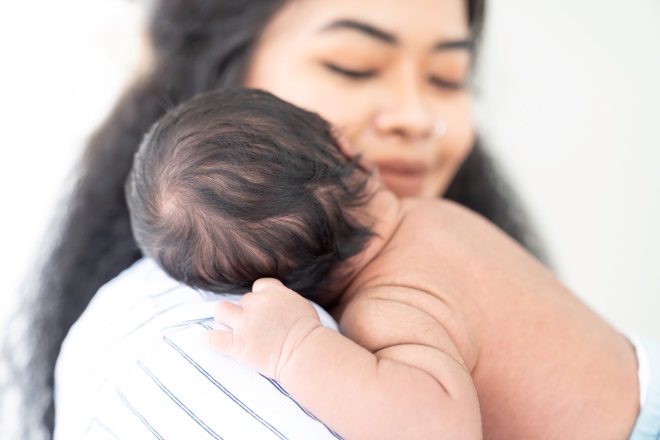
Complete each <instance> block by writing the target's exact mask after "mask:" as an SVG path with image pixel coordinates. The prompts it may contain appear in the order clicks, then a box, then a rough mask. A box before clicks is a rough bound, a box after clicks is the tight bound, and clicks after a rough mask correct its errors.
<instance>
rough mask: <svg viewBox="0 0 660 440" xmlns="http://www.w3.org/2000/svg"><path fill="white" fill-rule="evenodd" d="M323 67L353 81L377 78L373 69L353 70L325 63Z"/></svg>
mask: <svg viewBox="0 0 660 440" xmlns="http://www.w3.org/2000/svg"><path fill="white" fill-rule="evenodd" d="M323 65H324V66H325V67H326V68H328V69H329V70H330V71H332V72H334V73H337V74H339V75H343V76H345V77H348V78H352V79H367V78H373V77H374V76H376V73H377V72H376V71H375V70H373V69H351V68H347V67H343V66H339V65H337V64H334V63H328V62H325V63H323Z"/></svg>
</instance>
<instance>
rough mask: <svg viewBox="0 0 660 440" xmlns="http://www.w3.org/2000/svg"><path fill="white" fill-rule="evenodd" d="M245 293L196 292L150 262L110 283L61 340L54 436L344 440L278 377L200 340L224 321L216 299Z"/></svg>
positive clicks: (325, 318)
mask: <svg viewBox="0 0 660 440" xmlns="http://www.w3.org/2000/svg"><path fill="white" fill-rule="evenodd" d="M238 298H240V296H238V295H229V294H227V295H217V294H212V293H207V292H200V291H196V290H194V289H191V288H189V287H187V286H185V285H183V284H181V283H179V282H177V281H175V280H173V279H171V278H169V277H168V276H167V275H166V274H165V273H164V272H163V271H162V270H161V269H160V268H159V267H158V266H157V265H156V264H155V263H154V262H153V261H152V260H149V259H142V260H140V261H138V262H137V263H135V264H134V265H133V266H132V267H130V268H129V269H127V270H125V271H124V272H123V273H121V274H120V275H119V276H118V277H117V278H115V279H114V280H112V281H111V282H109V283H108V284H106V285H105V286H104V287H103V288H101V289H100V290H99V292H98V293H97V294H96V295H95V296H94V298H93V299H92V301H91V303H90V304H89V306H88V307H87V309H86V310H85V312H84V313H83V315H82V316H81V317H80V319H79V320H78V321H77V322H76V324H75V325H74V326H73V327H72V328H71V330H70V331H69V334H68V335H67V337H66V339H65V341H64V344H63V345H62V350H61V352H60V357H59V359H58V361H57V366H56V370H55V405H56V421H55V422H56V423H55V439H56V440H74V439H142V438H145V439H150V438H156V439H186V440H188V439H191V440H192V439H227V440H233V439H292V440H293V439H337V438H339V436H338V435H337V434H335V433H334V432H333V431H332V430H331V429H329V428H328V427H326V426H325V425H324V424H322V423H321V422H319V421H318V420H317V419H316V418H315V417H314V416H313V415H311V414H310V413H309V412H307V411H306V410H305V409H304V408H303V407H302V406H300V405H299V404H298V403H297V402H296V401H295V400H294V399H293V398H292V397H291V396H290V395H289V394H287V392H286V391H285V390H284V389H283V388H282V387H281V386H280V384H278V383H277V382H276V381H274V380H271V379H269V378H266V377H264V376H262V375H260V374H258V373H256V372H254V371H252V370H250V369H248V368H247V367H245V366H244V365H242V364H240V363H239V362H237V361H234V360H233V359H231V358H229V357H227V356H224V355H222V354H219V353H216V352H213V351H212V350H210V349H208V348H206V347H204V346H203V345H202V343H201V335H202V333H203V332H204V331H205V330H207V329H211V328H221V326H219V325H218V324H217V323H215V322H214V321H213V309H214V305H215V303H217V302H218V301H233V302H236V301H237V300H238ZM317 311H318V313H319V316H320V318H321V321H322V322H323V324H324V325H326V326H329V327H332V328H334V329H335V330H336V329H337V326H336V323H335V322H334V321H333V320H332V318H331V317H330V316H329V315H328V314H327V313H326V312H325V311H324V310H323V309H321V308H320V307H318V306H317ZM348 405H349V402H347V407H348Z"/></svg>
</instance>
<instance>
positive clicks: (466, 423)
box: [208, 280, 481, 439]
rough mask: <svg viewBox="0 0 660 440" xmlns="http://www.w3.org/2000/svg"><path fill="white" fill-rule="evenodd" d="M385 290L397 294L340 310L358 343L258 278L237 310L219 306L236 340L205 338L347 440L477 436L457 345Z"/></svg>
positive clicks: (472, 394)
mask: <svg viewBox="0 0 660 440" xmlns="http://www.w3.org/2000/svg"><path fill="white" fill-rule="evenodd" d="M388 289H399V288H398V287H381V288H375V289H372V292H370V293H369V295H362V296H361V297H360V298H361V299H358V300H355V301H353V302H351V303H350V304H349V306H348V307H347V308H346V310H345V311H344V314H343V315H342V320H341V326H342V331H344V332H346V334H347V335H349V336H350V337H351V338H353V339H355V341H357V343H356V342H354V341H352V340H350V339H348V338H346V337H344V336H342V335H340V334H338V333H336V332H334V331H332V330H330V329H328V328H325V327H323V326H321V325H320V322H318V318H316V316H315V315H316V312H315V311H314V310H313V309H311V306H309V303H308V301H307V300H305V299H304V298H302V297H300V296H299V295H298V294H296V293H295V292H292V291H291V290H289V289H287V288H285V287H284V286H283V285H281V284H280V283H279V282H277V281H275V280H260V281H258V282H257V283H255V289H254V290H255V292H253V293H250V294H248V295H245V296H244V297H243V298H242V299H241V301H239V305H238V306H227V305H219V306H218V309H217V313H216V319H217V320H218V321H219V322H221V323H222V324H225V325H227V326H229V327H231V328H232V329H233V333H231V332H223V331H214V332H210V333H208V338H209V339H208V342H209V343H210V345H211V346H212V347H213V348H215V349H217V350H220V351H222V352H224V353H227V354H229V355H231V356H233V357H236V358H237V359H239V360H241V361H243V362H245V363H246V364H248V365H249V366H251V367H253V368H255V369H257V371H260V372H261V373H263V374H266V375H268V376H270V377H272V378H275V379H276V380H278V381H280V382H281V383H282V385H283V386H284V387H285V388H286V389H287V390H288V391H289V392H290V393H291V394H292V396H294V397H295V398H296V400H298V401H299V402H300V403H301V404H303V405H304V406H305V407H306V408H307V409H308V410H310V411H311V412H312V413H314V414H315V415H316V416H317V417H319V418H320V419H321V420H322V421H323V422H325V423H327V424H328V425H329V426H331V427H332V428H333V429H334V430H335V431H337V432H338V433H339V434H340V435H342V436H344V437H345V438H347V439H351V438H397V439H401V438H436V437H439V436H442V438H457V439H471V438H481V419H480V411H479V404H478V400H477V394H476V391H475V389H474V385H473V383H472V380H471V377H470V374H469V371H468V370H467V368H466V366H465V364H464V363H463V361H462V359H461V357H460V355H459V353H458V350H457V349H456V347H455V345H454V344H453V342H452V341H451V339H450V338H449V336H448V335H447V333H446V332H445V331H444V329H443V328H442V326H440V325H439V324H438V322H437V321H435V320H434V319H433V318H432V317H430V316H429V315H428V314H426V313H424V312H423V311H421V310H420V309H418V308H416V307H413V306H410V305H406V304H402V303H400V302H397V301H392V300H388V299H386V298H387V290H388ZM408 323H414V325H407V324H408ZM358 343H359V344H361V345H362V346H361V345H358ZM363 346H364V347H363Z"/></svg>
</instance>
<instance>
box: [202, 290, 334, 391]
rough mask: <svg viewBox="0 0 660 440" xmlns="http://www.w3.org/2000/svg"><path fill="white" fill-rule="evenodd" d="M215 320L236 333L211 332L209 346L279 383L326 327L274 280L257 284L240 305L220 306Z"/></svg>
mask: <svg viewBox="0 0 660 440" xmlns="http://www.w3.org/2000/svg"><path fill="white" fill-rule="evenodd" d="M215 320H216V321H217V322H218V323H220V324H222V325H225V326H227V327H229V328H231V329H232V330H233V332H230V331H224V330H210V331H208V332H206V333H205V335H204V337H205V343H206V344H207V345H208V346H209V347H210V348H212V349H214V350H217V351H219V352H221V353H225V354H227V355H229V356H231V357H233V358H235V359H237V360H239V361H241V362H243V363H244V364H246V365H248V366H249V367H251V368H253V369H254V370H256V371H258V372H259V373H261V374H264V375H266V376H268V377H270V378H273V379H275V380H279V375H280V372H281V371H282V368H283V367H284V366H285V365H286V362H287V361H288V360H289V358H290V357H291V354H292V353H293V351H294V350H295V349H296V347H297V346H298V345H299V344H300V343H301V342H302V341H303V340H304V339H305V338H306V337H307V335H309V334H310V333H311V332H312V331H314V330H315V329H317V328H318V327H321V326H322V324H321V321H320V319H319V316H318V314H317V313H316V310H314V306H312V304H311V303H310V302H309V301H307V300H306V299H305V298H303V297H302V296H300V295H298V294H297V293H296V292H294V291H293V290H291V289H288V288H286V287H284V285H283V284H282V283H281V282H279V281H278V280H276V279H273V278H262V279H260V280H257V281H255V283H254V284H253V285H252V292H249V293H246V294H245V295H243V296H242V297H241V299H240V300H239V301H238V304H234V303H231V302H220V303H218V304H217V305H216V307H215Z"/></svg>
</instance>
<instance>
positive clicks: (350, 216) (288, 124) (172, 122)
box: [126, 89, 372, 297]
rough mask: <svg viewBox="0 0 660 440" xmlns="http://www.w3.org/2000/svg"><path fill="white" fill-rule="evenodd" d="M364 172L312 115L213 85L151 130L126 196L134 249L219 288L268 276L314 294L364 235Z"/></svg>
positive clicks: (177, 274) (183, 276) (239, 289)
mask: <svg viewBox="0 0 660 440" xmlns="http://www.w3.org/2000/svg"><path fill="white" fill-rule="evenodd" d="M368 179H369V173H368V172H366V171H365V170H363V169H362V168H361V167H359V166H358V158H352V159H350V158H348V157H347V156H346V155H345V154H343V153H342V152H341V151H340V150H339V149H338V148H337V141H336V139H335V138H334V136H333V134H332V131H331V128H330V126H329V125H328V123H327V122H326V121H324V120H323V119H322V118H321V117H319V116H318V115H316V114H314V113H310V112H307V111H305V110H302V109H300V108H298V107H295V106H293V105H291V104H288V103H286V102H284V101H282V100H280V99H278V98H276V97H275V96H273V95H271V94H269V93H266V92H262V91H257V90H247V89H224V90H215V91H212V92H207V93H204V94H200V95H197V96H196V97H194V98H192V99H191V100H189V101H187V102H185V103H184V104H182V105H180V106H178V107H176V108H175V109H173V110H172V111H170V112H168V113H167V114H166V115H165V116H164V117H163V118H161V119H160V120H159V121H158V122H157V123H156V124H155V125H154V126H153V127H152V128H151V130H150V131H149V133H148V134H147V135H146V136H145V138H144V140H143V142H142V145H141V146H140V148H139V150H138V153H137V154H136V156H135V162H134V165H133V169H132V171H131V174H130V176H129V178H128V181H127V183H126V197H127V200H128V205H129V208H130V213H131V225H132V228H133V234H134V236H135V239H136V240H137V243H138V245H139V246H140V248H141V249H142V251H143V252H144V253H145V254H146V255H148V256H150V257H152V258H154V259H155V260H156V261H157V262H158V263H159V264H160V265H161V267H163V269H164V270H165V271H166V272H168V273H169V274H170V275H171V276H172V277H174V278H176V279H178V280H181V281H183V282H185V283H186V284H189V285H191V286H193V287H198V288H201V289H205V290H210V291H213V292H219V293H220V292H234V293H243V292H247V291H249V290H250V288H251V286H252V283H253V282H254V281H255V280H256V279H258V278H262V277H274V278H278V279H280V280H281V281H282V282H283V283H284V284H285V285H287V286H288V287H290V288H292V289H293V290H295V291H297V292H299V293H300V294H302V295H305V296H308V297H313V296H314V292H315V291H317V290H320V289H323V287H324V286H325V285H327V284H326V283H327V282H328V281H329V280H327V276H328V275H329V273H330V270H331V269H333V268H334V267H335V266H336V265H337V264H338V263H340V262H342V261H345V260H346V259H348V258H350V257H352V256H355V255H357V254H358V253H360V252H361V251H362V250H363V249H364V247H365V246H366V244H367V242H368V240H369V238H370V237H371V235H372V233H371V230H370V228H369V227H367V225H366V224H363V223H365V218H364V217H363V216H360V215H359V214H360V212H361V210H360V208H361V207H362V206H364V205H365V204H366V203H367V202H368V200H369V197H370V194H369V193H368V191H367V182H368Z"/></svg>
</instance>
